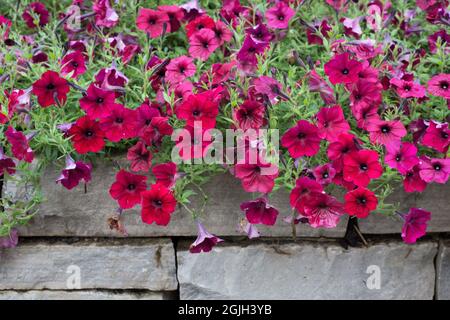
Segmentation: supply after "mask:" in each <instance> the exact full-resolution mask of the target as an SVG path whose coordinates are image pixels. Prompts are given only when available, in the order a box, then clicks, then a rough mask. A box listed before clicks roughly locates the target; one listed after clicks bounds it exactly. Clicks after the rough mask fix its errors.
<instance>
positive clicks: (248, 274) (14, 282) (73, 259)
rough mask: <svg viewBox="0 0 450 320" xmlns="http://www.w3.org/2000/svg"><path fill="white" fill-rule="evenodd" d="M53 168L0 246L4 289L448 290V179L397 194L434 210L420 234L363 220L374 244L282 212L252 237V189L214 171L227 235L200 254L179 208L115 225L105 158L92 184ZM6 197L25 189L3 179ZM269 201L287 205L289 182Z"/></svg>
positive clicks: (150, 294) (394, 293)
mask: <svg viewBox="0 0 450 320" xmlns="http://www.w3.org/2000/svg"><path fill="white" fill-rule="evenodd" d="M57 175H58V172H57V170H56V169H49V170H48V172H47V173H46V174H44V175H43V179H42V188H43V195H44V197H45V199H46V201H45V202H44V203H43V204H42V206H41V208H40V211H39V212H38V213H37V214H36V216H35V217H34V218H33V219H32V222H31V223H30V224H29V225H28V226H26V227H23V228H21V229H20V230H19V231H20V235H21V238H20V243H19V246H18V247H17V248H15V249H3V250H0V299H179V298H181V299H450V240H446V232H449V231H450V212H449V211H448V207H449V204H450V201H449V192H450V187H449V186H430V188H429V189H428V190H427V191H426V192H425V193H423V194H421V195H415V194H409V195H406V194H404V193H402V192H397V193H395V194H394V195H393V196H392V199H391V200H392V201H396V202H400V203H401V205H402V207H405V208H408V207H411V206H417V207H423V208H426V209H428V210H430V211H431V212H432V220H431V222H430V225H429V231H430V234H429V235H428V236H427V237H426V238H424V239H421V240H420V241H418V243H417V244H415V245H406V244H404V243H403V242H402V241H401V238H400V230H401V225H402V223H401V221H399V220H396V219H393V218H388V217H385V216H382V215H380V214H376V213H375V214H372V215H371V217H370V218H368V219H366V220H360V221H359V226H360V229H361V231H362V233H363V234H364V235H365V237H366V239H367V242H368V243H367V245H365V246H364V245H362V246H360V247H349V248H344V247H346V246H345V245H344V246H343V244H344V241H343V240H342V239H343V237H344V235H345V234H346V231H347V219H342V221H341V223H340V225H339V226H338V227H337V228H336V229H332V230H316V229H312V228H309V227H307V226H305V225H299V226H298V227H297V232H296V233H297V239H295V240H294V239H293V238H292V228H291V226H290V225H289V224H286V223H284V222H283V221H282V217H279V219H278V223H277V225H276V226H275V227H273V228H262V227H261V228H259V230H260V231H261V233H262V235H263V237H262V238H260V239H257V240H252V241H249V240H246V237H244V236H243V235H242V234H241V233H239V231H238V228H237V225H238V223H239V220H240V219H241V218H242V217H243V216H242V213H241V211H240V210H239V204H240V202H242V201H243V200H248V199H249V198H250V195H249V194H245V193H244V192H242V189H241V187H240V185H239V181H237V180H235V179H234V178H233V177H230V176H228V175H224V176H220V177H216V178H214V179H213V180H212V181H211V182H210V183H209V185H207V186H206V187H205V190H207V191H208V194H209V203H208V206H207V208H206V210H205V215H204V216H203V217H202V222H203V223H204V225H205V226H206V227H207V229H208V230H209V231H210V232H212V233H215V234H216V235H218V236H220V237H222V238H225V240H226V242H225V243H223V244H221V245H219V246H217V247H216V248H215V249H214V250H213V252H211V253H209V254H197V255H193V254H190V253H189V252H188V248H189V244H190V243H192V241H193V240H194V239H195V237H196V227H195V225H194V223H193V222H192V220H191V218H190V216H189V214H187V213H186V212H185V211H183V210H178V211H176V212H175V213H174V214H173V216H172V222H171V223H170V225H169V226H168V227H166V228H164V227H158V226H148V225H144V224H142V223H141V221H140V215H139V209H136V210H130V211H126V212H125V213H124V223H125V226H126V228H127V231H128V234H129V236H128V237H123V236H121V235H120V234H118V233H117V232H116V231H114V230H111V229H110V228H109V226H108V223H107V219H108V218H109V217H110V216H111V215H112V214H114V212H115V210H116V204H115V203H114V201H113V200H111V199H110V197H109V195H108V189H109V186H110V185H111V183H112V181H114V170H113V169H112V168H111V167H110V166H109V165H102V166H97V167H96V168H95V169H94V171H93V180H92V183H90V184H89V185H88V188H87V192H85V189H84V187H83V186H80V187H78V188H76V189H74V190H72V191H67V190H65V189H64V188H62V187H61V186H60V185H57V184H55V183H54V181H55V178H56V176H57ZM3 196H4V197H10V198H20V197H25V196H26V191H24V188H23V187H21V186H16V185H15V184H14V183H13V182H11V181H6V182H5V185H4V186H3ZM271 203H272V204H273V205H275V206H276V207H278V208H279V209H280V213H281V216H286V215H288V214H290V212H291V211H290V208H289V201H288V195H287V194H286V193H284V192H278V193H277V194H276V195H275V196H273V198H272V199H271ZM78 276H79V277H78ZM78 280H79V281H78ZM378 280H379V281H378Z"/></svg>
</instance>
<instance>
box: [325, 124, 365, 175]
mask: <svg viewBox="0 0 450 320" xmlns="http://www.w3.org/2000/svg"><path fill="white" fill-rule="evenodd" d="M356 141H357V140H356V137H355V136H354V135H352V134H348V133H342V134H340V135H339V136H338V139H337V140H336V141H334V142H332V143H330V144H329V145H328V149H327V156H328V158H329V159H330V160H333V167H334V168H335V169H336V170H337V171H341V170H342V168H343V167H344V156H345V155H346V154H349V153H351V152H353V151H357V150H358V146H357V144H356Z"/></svg>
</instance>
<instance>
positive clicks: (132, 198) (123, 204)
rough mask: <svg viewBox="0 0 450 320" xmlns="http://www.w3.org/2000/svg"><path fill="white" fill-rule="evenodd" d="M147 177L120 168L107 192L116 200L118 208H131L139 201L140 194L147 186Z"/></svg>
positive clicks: (140, 198)
mask: <svg viewBox="0 0 450 320" xmlns="http://www.w3.org/2000/svg"><path fill="white" fill-rule="evenodd" d="M146 181H147V177H146V176H141V175H137V174H133V173H130V172H127V171H125V170H123V169H122V170H120V171H119V172H118V173H117V175H116V181H115V182H114V183H113V184H112V185H111V188H110V189H109V194H110V195H111V197H112V198H113V199H114V200H117V202H118V203H119V206H120V208H122V209H131V208H133V207H134V206H136V205H137V204H140V203H141V200H142V195H143V192H144V191H145V189H146V188H147V184H146Z"/></svg>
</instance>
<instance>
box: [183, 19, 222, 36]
mask: <svg viewBox="0 0 450 320" xmlns="http://www.w3.org/2000/svg"><path fill="white" fill-rule="evenodd" d="M214 25H215V24H214V20H213V19H212V18H211V17H210V16H208V15H206V14H203V15H201V16H199V17H197V18H195V19H194V20H192V21H191V22H189V23H188V24H187V25H186V36H187V37H188V38H190V37H191V36H192V35H193V34H195V33H197V32H198V31H200V30H202V29H205V28H206V29H211V30H212V29H213V28H214Z"/></svg>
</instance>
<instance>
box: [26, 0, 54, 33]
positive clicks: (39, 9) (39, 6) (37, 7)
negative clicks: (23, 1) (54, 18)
mask: <svg viewBox="0 0 450 320" xmlns="http://www.w3.org/2000/svg"><path fill="white" fill-rule="evenodd" d="M31 12H33V14H34V15H37V16H38V17H39V26H41V27H43V26H45V25H46V24H47V23H48V20H49V13H48V11H47V8H46V7H45V5H44V4H43V3H41V2H33V3H30V4H29V5H28V6H27V8H26V9H25V11H24V12H23V13H22V18H23V19H24V20H25V23H26V24H27V26H28V28H32V29H33V28H36V27H37V26H36V24H35V23H34V18H33V17H32V15H31Z"/></svg>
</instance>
